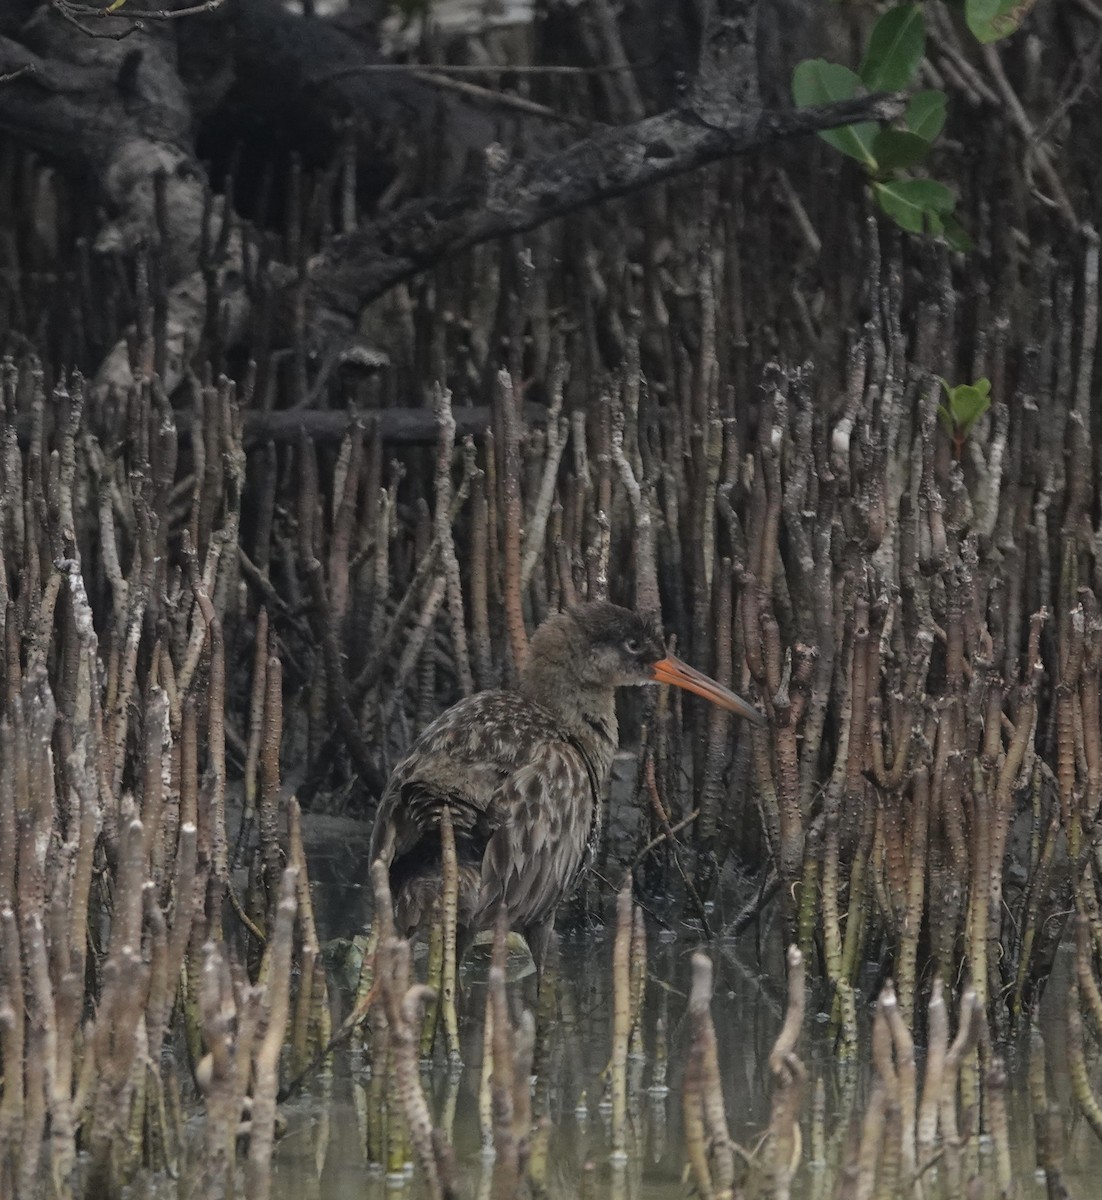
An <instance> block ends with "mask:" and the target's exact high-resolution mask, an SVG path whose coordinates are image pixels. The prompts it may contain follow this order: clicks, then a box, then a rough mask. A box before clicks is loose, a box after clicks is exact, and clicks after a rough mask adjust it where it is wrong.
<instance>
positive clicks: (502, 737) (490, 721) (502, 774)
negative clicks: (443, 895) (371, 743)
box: [372, 691, 559, 861]
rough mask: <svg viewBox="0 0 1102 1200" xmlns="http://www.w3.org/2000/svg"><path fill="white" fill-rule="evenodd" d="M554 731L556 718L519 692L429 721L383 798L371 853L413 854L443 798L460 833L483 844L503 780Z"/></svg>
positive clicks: (479, 699) (470, 703)
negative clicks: (519, 694) (525, 698)
mask: <svg viewBox="0 0 1102 1200" xmlns="http://www.w3.org/2000/svg"><path fill="white" fill-rule="evenodd" d="M556 736H559V735H558V733H557V729H556V726H555V723H554V720H553V718H552V717H551V715H550V714H549V713H546V712H545V711H544V710H543V709H542V708H540V707H539V706H538V705H536V704H533V703H531V702H530V701H527V700H524V699H523V698H521V697H520V696H518V695H517V694H516V693H514V692H503V691H486V692H479V693H478V694H477V695H474V696H470V697H468V698H467V699H465V700H461V701H460V702H459V703H458V704H456V705H454V706H453V707H452V708H449V709H448V710H447V712H445V713H442V714H441V715H440V716H439V717H437V719H436V720H435V721H433V722H432V724H431V725H428V726H427V727H426V728H425V730H424V731H423V732H422V734H421V736H420V737H419V738H418V739H417V741H416V742H415V743H414V744H413V746H412V748H411V749H410V752H409V754H408V755H407V756H406V757H405V758H404V759H403V760H402V762H400V763H399V764H398V766H397V767H395V769H394V773H393V774H392V775H391V777H390V781H389V783H388V784H387V788H386V791H385V792H384V794H383V798H382V800H381V802H380V804H379V812H378V816H377V817H376V821H375V830H374V833H373V835H372V857H373V858H374V857H377V856H378V855H380V854H381V855H382V856H383V857H384V858H385V859H386V860H388V861H391V860H393V859H396V858H399V857H401V856H402V855H403V854H407V853H409V852H410V851H411V850H413V849H414V847H415V846H416V845H417V843H418V841H420V839H421V838H422V837H423V836H424V835H425V834H426V833H427V832H428V831H429V830H430V829H431V830H432V831H433V832H434V834H435V829H436V825H437V823H438V821H439V810H440V806H441V805H442V804H448V805H449V807H450V808H451V809H452V819H453V822H454V824H455V830H456V837H457V839H461V838H463V837H469V838H479V837H481V840H482V841H483V844H484V842H485V839H486V838H488V837H489V836H490V834H491V833H492V832H493V830H494V829H496V828H497V825H498V824H499V823H500V817H499V816H498V814H497V813H496V811H491V810H492V809H493V806H494V804H495V802H496V801H495V797H496V795H497V792H498V789H499V788H500V787H501V785H502V783H503V781H505V780H507V779H508V778H509V776H510V775H512V774H513V773H514V772H516V771H517V770H519V769H520V768H522V767H523V766H525V764H527V763H529V762H530V761H532V757H533V755H534V754H538V753H539V752H540V750H541V748H542V747H544V746H546V745H547V744H548V743H549V742H550V741H551V740H553V739H554V738H555V737H556Z"/></svg>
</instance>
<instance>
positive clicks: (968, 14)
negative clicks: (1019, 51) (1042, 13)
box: [964, 0, 1035, 42]
mask: <svg viewBox="0 0 1102 1200" xmlns="http://www.w3.org/2000/svg"><path fill="white" fill-rule="evenodd" d="M1034 2H1035V0H965V4H964V19H965V21H967V22H968V28H969V29H970V30H971V31H972V32H973V34H975V36H976V38H977V39H978V40H979V41H981V42H997V41H998V40H999V39H1000V38H1004V37H1009V36H1010V35H1011V34H1012V33H1014V32H1015V31H1016V30H1017V29H1018V26H1019V25H1021V23H1022V21H1024V20H1025V17H1026V14H1027V13H1028V12H1029V10H1030V9H1031V8H1032V7H1033V5H1034Z"/></svg>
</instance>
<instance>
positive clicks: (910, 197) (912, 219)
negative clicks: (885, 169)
mask: <svg viewBox="0 0 1102 1200" xmlns="http://www.w3.org/2000/svg"><path fill="white" fill-rule="evenodd" d="M872 186H873V192H874V194H875V196H876V200H877V203H878V204H879V205H880V207H881V208H882V209H883V210H884V211H885V212H886V213H887V214H888V216H889V217H891V218H892V220H893V221H895V223H896V224H897V225H899V226H900V228H902V229H905V230H907V232H908V233H922V232H923V231H924V229H925V222H926V218H927V216H928V215H929V214H933V215H935V216H938V217H940V216H942V215H944V214H945V213H950V212H952V211H953V206H954V204H956V197H955V196H954V195H953V193H952V192H951V191H950V190H949V189H948V188H947V187H946V186H945V184H943V183H938V182H936V181H935V180H933V179H893V180H889V181H888V182H885V183H874V184H873V185H872ZM934 232H940V230H934Z"/></svg>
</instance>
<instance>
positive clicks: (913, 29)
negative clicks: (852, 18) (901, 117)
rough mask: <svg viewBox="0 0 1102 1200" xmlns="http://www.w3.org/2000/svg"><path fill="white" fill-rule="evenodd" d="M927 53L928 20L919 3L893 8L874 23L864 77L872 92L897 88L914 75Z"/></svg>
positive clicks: (863, 68) (906, 82) (862, 77)
mask: <svg viewBox="0 0 1102 1200" xmlns="http://www.w3.org/2000/svg"><path fill="white" fill-rule="evenodd" d="M925 53H926V22H925V20H924V19H923V16H922V9H921V8H920V7H919V6H918V5H917V4H901V5H899V6H898V7H896V8H890V9H888V11H887V12H886V13H885V14H884V15H883V16H882V17H881V18H880V20H879V21H877V22H876V24H875V25H874V26H873V30H872V33H871V34H870V35H869V44H868V47H867V48H866V50H865V58H864V61H863V62H862V63H861V71H860V75H861V79H862V81H863V82H864V84H865V86H866V87H867V88H868V89H869V91H870V92H896V91H899V90H900V88H905V87H906V86H907V84H908V83H910V82H911V79H912V78H913V77H914V73H915V71H916V70H917V69H918V64H919V63H920V62H921V61H922V56H923V54H925Z"/></svg>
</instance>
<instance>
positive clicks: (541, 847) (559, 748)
mask: <svg viewBox="0 0 1102 1200" xmlns="http://www.w3.org/2000/svg"><path fill="white" fill-rule="evenodd" d="M594 805H595V796H594V792H593V786H592V782H591V778H590V771H589V768H588V766H587V764H586V761H585V758H584V756H583V754H582V753H581V751H580V750H578V749H577V747H575V746H574V745H573V744H572V743H570V742H565V741H548V742H545V743H543V745H542V746H541V747H540V748H539V750H538V752H537V753H536V754H535V755H534V756H533V757H532V759H531V761H529V762H528V763H526V764H525V765H524V766H522V767H520V768H519V769H518V770H516V771H514V772H512V773H511V774H510V775H509V776H508V778H506V779H504V780H503V781H502V783H501V785H500V786H499V787H498V789H497V791H496V792H495V793H494V797H493V802H492V811H493V812H494V813H495V815H497V816H498V817H499V818H500V826H499V828H498V829H497V831H496V832H495V833H493V835H492V836H491V837H490V839H489V842H488V843H487V846H486V853H485V855H484V856H483V859H482V895H481V898H480V905H479V907H480V909H481V910H482V913H483V914H484V915H485V916H486V917H492V915H493V914H494V911H495V910H496V908H497V907H498V906H499V905H501V904H504V906H505V909H506V911H507V912H508V913H509V915H510V918H511V920H512V922H513V923H514V924H516V925H523V924H526V923H528V922H531V921H539V920H542V919H543V918H545V917H547V916H548V915H550V913H551V912H552V911H553V910H554V908H555V906H556V905H557V904H558V902H559V901H560V900H561V899H562V898H563V896H564V895H565V894H566V892H567V891H569V889H570V887H571V886H572V884H573V881H574V879H575V877H576V876H577V873H578V870H579V868H580V867H581V864H582V860H583V857H584V855H585V847H586V842H587V839H588V837H589V830H590V827H591V825H592V822H593V818H594Z"/></svg>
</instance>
